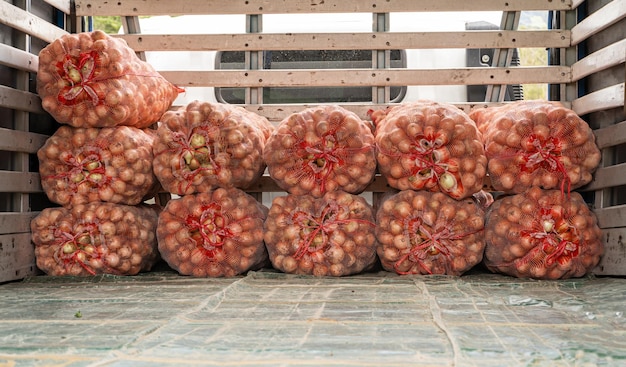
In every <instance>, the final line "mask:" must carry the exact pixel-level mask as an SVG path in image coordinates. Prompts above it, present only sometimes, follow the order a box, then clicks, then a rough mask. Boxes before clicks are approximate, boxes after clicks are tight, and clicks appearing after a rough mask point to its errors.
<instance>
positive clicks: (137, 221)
mask: <svg viewBox="0 0 626 367" xmlns="http://www.w3.org/2000/svg"><path fill="white" fill-rule="evenodd" d="M119 212H121V213H122V216H123V217H125V218H127V219H126V220H124V221H120V220H119V219H117V216H119ZM59 216H61V217H62V218H64V220H63V221H61V222H59V221H57V220H56V218H57V217H59ZM156 224H157V212H156V210H155V208H153V207H148V206H127V205H120V204H114V203H100V202H94V203H88V204H84V205H77V206H74V207H72V208H71V209H68V208H47V209H44V210H43V211H42V212H41V213H40V214H39V215H38V216H37V217H35V219H33V221H32V222H31V232H32V234H33V242H34V243H35V255H36V256H37V257H38V258H37V264H38V266H39V267H40V269H41V270H43V271H44V272H45V273H47V274H49V275H75V276H76V275H81V276H84V275H95V274H115V275H135V274H137V273H138V272H140V271H146V270H150V268H151V267H152V266H153V265H154V264H155V263H156V261H157V259H158V251H157V244H156V240H155V238H154V236H152V237H151V238H150V236H147V235H146V236H144V238H141V236H138V235H136V234H137V233H140V232H145V233H148V232H154V231H155V229H156ZM127 243H132V244H133V245H130V246H129V245H123V244H127ZM128 258H130V259H132V262H133V264H132V265H135V266H134V267H131V266H130V265H131V264H130V262H127V263H125V262H123V261H122V259H128Z"/></svg>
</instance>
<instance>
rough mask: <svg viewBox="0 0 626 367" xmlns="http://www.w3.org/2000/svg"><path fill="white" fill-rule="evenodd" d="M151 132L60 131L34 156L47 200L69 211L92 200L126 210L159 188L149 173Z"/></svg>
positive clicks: (64, 128) (63, 128) (118, 129)
mask: <svg viewBox="0 0 626 367" xmlns="http://www.w3.org/2000/svg"><path fill="white" fill-rule="evenodd" d="M153 140H154V133H152V132H150V130H140V129H136V128H134V127H129V126H118V127H110V128H73V127H70V126H67V125H63V126H61V127H60V128H59V129H58V130H57V131H56V132H55V133H54V134H53V135H52V136H51V137H50V138H48V139H47V140H46V142H45V144H44V145H43V147H41V148H40V149H39V151H37V157H38V158H39V173H40V174H41V185H42V187H43V189H44V191H45V192H46V194H47V195H48V198H49V199H50V200H51V201H52V202H55V203H57V204H61V205H63V206H71V205H78V204H85V203H88V202H93V201H104V202H111V203H120V204H127V205H135V204H139V203H140V202H142V201H143V200H146V199H149V198H150V197H152V196H154V194H155V193H156V191H157V190H156V188H158V187H159V185H158V181H157V180H156V178H155V176H154V173H153V172H152V160H153V157H152V143H153Z"/></svg>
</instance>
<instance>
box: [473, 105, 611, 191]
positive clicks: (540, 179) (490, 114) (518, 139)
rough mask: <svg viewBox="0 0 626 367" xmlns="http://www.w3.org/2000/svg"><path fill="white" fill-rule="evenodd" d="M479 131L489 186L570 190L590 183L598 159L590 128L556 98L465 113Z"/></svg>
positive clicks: (509, 189)
mask: <svg viewBox="0 0 626 367" xmlns="http://www.w3.org/2000/svg"><path fill="white" fill-rule="evenodd" d="M470 117H471V118H472V119H474V120H475V121H476V124H477V126H478V129H479V130H480V131H481V132H482V134H483V141H484V144H485V152H486V154H487V158H488V160H489V164H488V168H487V170H488V173H489V177H490V179H491V185H492V186H493V188H494V189H495V190H497V191H503V192H505V193H522V192H524V191H526V189H528V188H529V187H531V186H538V187H541V188H543V189H560V190H561V191H562V192H569V191H570V190H572V189H575V188H578V187H581V186H583V185H585V184H587V183H589V182H590V181H591V179H592V175H591V174H592V172H593V171H594V170H595V169H596V167H597V166H598V164H599V162H600V150H599V149H598V147H597V146H596V144H595V138H594V135H593V132H592V131H591V129H590V128H589V126H588V125H587V123H586V122H585V121H584V120H582V119H581V118H580V117H579V116H578V115H576V113H574V111H572V110H570V109H567V108H565V107H563V106H562V105H561V104H560V103H559V102H548V101H539V100H538V101H516V102H511V103H510V104H506V105H503V106H498V107H490V108H484V109H477V110H474V111H472V112H471V113H470Z"/></svg>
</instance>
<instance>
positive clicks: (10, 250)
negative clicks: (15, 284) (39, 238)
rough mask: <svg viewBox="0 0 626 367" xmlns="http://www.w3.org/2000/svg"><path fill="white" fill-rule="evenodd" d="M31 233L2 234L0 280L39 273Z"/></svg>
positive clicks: (20, 277) (4, 280)
mask: <svg viewBox="0 0 626 367" xmlns="http://www.w3.org/2000/svg"><path fill="white" fill-rule="evenodd" d="M30 238H31V235H30V233H16V234H7V235H0V282H7V281H11V280H16V279H22V278H25V277H27V276H29V275H34V274H36V273H37V268H36V266H35V250H34V245H33V244H32V242H31V240H30Z"/></svg>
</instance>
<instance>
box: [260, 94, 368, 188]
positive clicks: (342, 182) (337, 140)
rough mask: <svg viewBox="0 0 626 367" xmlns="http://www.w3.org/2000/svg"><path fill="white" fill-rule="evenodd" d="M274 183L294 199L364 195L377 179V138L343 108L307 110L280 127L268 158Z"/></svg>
mask: <svg viewBox="0 0 626 367" xmlns="http://www.w3.org/2000/svg"><path fill="white" fill-rule="evenodd" d="M263 158H264V160H265V161H266V162H267V166H268V170H269V174H270V176H271V177H272V179H273V180H274V181H275V182H276V183H277V184H278V186H280V187H281V188H283V189H284V190H286V191H287V192H289V193H291V194H307V195H313V196H315V197H322V196H324V194H325V193H327V192H332V191H335V190H341V191H344V192H348V193H354V194H356V193H360V192H362V191H363V190H364V189H365V188H366V187H367V185H368V184H369V183H370V182H371V181H372V179H373V178H374V174H375V170H376V159H375V155H374V136H373V134H372V132H371V129H370V128H369V127H368V125H367V123H366V122H365V121H362V120H361V119H359V118H358V116H357V115H356V114H354V113H353V112H350V111H348V110H346V109H344V108H342V107H339V106H319V107H311V108H307V109H304V110H303V111H301V112H298V113H295V114H292V115H290V116H288V117H286V118H285V119H284V120H283V121H281V122H280V123H279V125H278V127H277V129H276V130H275V131H274V133H272V135H271V136H270V137H269V139H268V141H267V145H266V147H265V149H264V152H263Z"/></svg>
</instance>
